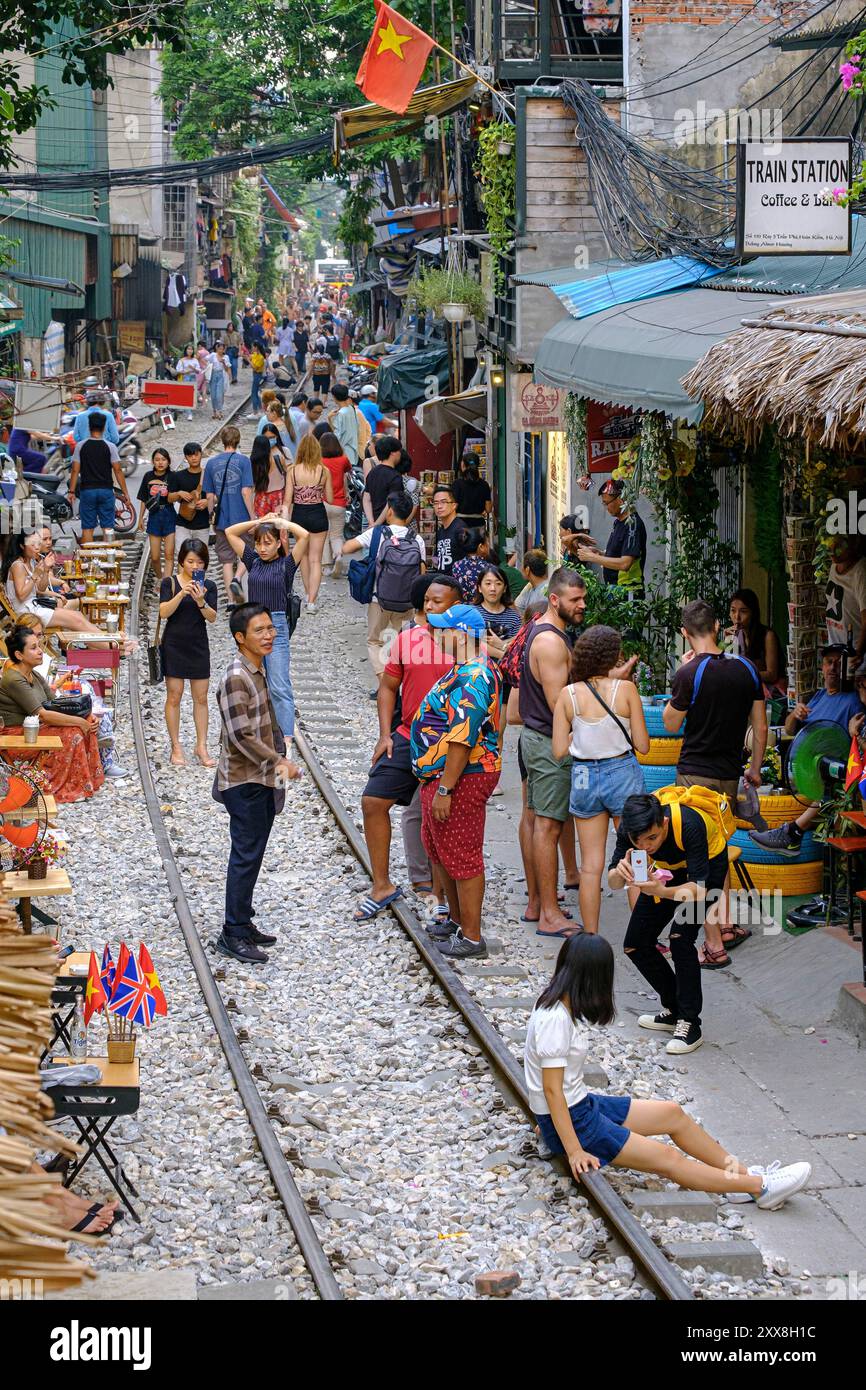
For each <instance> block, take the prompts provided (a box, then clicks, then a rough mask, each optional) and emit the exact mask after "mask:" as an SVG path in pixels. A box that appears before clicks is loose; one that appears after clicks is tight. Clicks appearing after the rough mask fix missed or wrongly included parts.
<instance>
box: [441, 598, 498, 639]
mask: <svg viewBox="0 0 866 1390" xmlns="http://www.w3.org/2000/svg"><path fill="white" fill-rule="evenodd" d="M427 622H428V623H429V624H430V626H431V627H450V628H454V629H455V630H456V631H457V632H471V633H472V634H473V635H474V636H477V637H480V636H482V634H483V633H485V632H486V631H487V624H486V623H485V621H484V619H483V617H482V616H481V614H480V613H479V611H478V609H477V608H473V607H472V605H471V604H469V603H453V604H452V605H451V607H450V608H446V609H445V612H444V613H428V614H427Z"/></svg>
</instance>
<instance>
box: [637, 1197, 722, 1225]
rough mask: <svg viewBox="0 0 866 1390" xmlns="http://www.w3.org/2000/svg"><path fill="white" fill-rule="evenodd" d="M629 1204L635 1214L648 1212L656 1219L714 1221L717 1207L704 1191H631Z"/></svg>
mask: <svg viewBox="0 0 866 1390" xmlns="http://www.w3.org/2000/svg"><path fill="white" fill-rule="evenodd" d="M629 1205H630V1206H631V1209H632V1211H633V1212H634V1214H635V1216H643V1215H644V1213H645V1212H647V1213H649V1215H650V1216H652V1217H653V1218H654V1219H656V1220H658V1221H668V1220H670V1218H671V1217H677V1218H678V1219H679V1220H680V1221H715V1220H716V1219H717V1217H718V1214H719V1208H718V1206H717V1205H716V1203H715V1202H714V1201H713V1199H712V1197H710V1196H708V1194H707V1193H706V1192H679V1191H673V1190H672V1191H670V1192H633V1193H632V1194H631V1196H630V1198H629Z"/></svg>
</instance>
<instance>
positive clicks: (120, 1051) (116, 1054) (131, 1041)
mask: <svg viewBox="0 0 866 1390" xmlns="http://www.w3.org/2000/svg"><path fill="white" fill-rule="evenodd" d="M134 1057H135V1033H134V1032H133V1033H132V1037H130V1038H111V1037H109V1039H108V1060H109V1062H131V1061H132V1060H133V1058H134Z"/></svg>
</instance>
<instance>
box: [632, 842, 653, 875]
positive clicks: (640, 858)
mask: <svg viewBox="0 0 866 1390" xmlns="http://www.w3.org/2000/svg"><path fill="white" fill-rule="evenodd" d="M631 867H632V869H633V870H634V881H635V883H648V882H649V879H648V877H647V857H646V850H645V849H633V850H632V852H631Z"/></svg>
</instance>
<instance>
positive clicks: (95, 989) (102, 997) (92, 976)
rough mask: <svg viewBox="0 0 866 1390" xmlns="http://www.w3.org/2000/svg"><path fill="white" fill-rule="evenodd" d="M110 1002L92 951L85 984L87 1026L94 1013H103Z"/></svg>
mask: <svg viewBox="0 0 866 1390" xmlns="http://www.w3.org/2000/svg"><path fill="white" fill-rule="evenodd" d="M107 1003H108V996H107V994H106V993H105V990H104V988H103V985H102V979H101V977H100V974H99V965H98V963H97V960H96V955H95V953H94V952H93V951H91V952H90V968H89V970H88V972H87V984H86V985H85V986H84V1024H85V1027H86V1026H87V1024H88V1023H89V1022H90V1020H91V1019H92V1018H93V1015H94V1014H99V1013H102V1010H103V1009H104V1008H105V1006H106V1004H107Z"/></svg>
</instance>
